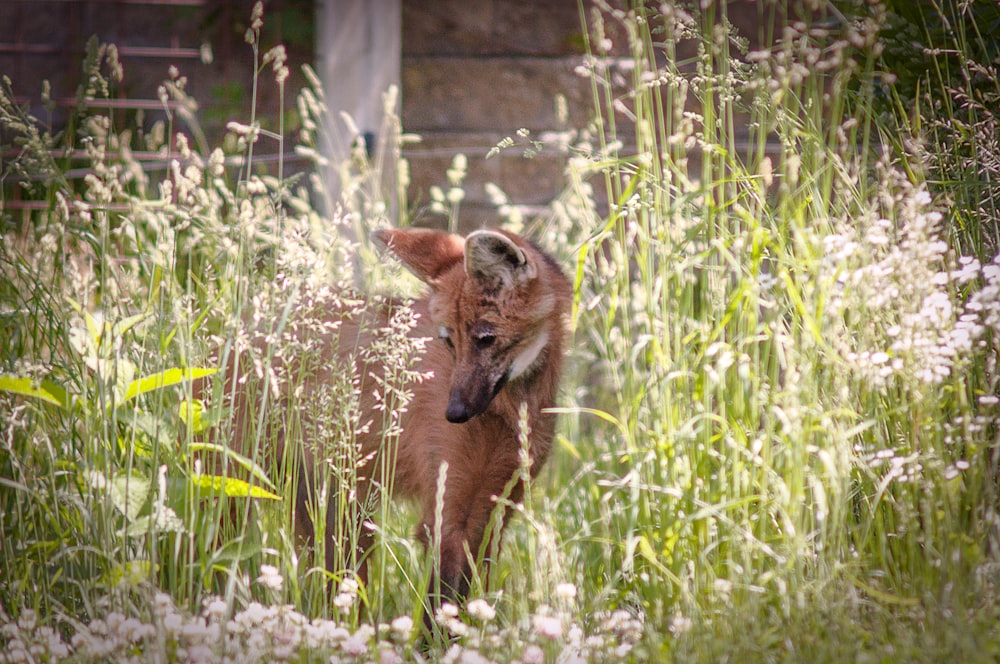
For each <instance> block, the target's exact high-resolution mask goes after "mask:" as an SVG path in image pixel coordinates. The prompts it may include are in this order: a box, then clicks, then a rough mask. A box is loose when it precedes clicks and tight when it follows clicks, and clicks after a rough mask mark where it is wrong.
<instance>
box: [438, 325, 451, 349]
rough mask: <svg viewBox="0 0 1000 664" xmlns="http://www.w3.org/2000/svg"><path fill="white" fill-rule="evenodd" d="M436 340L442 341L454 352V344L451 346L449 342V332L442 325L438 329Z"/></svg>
mask: <svg viewBox="0 0 1000 664" xmlns="http://www.w3.org/2000/svg"><path fill="white" fill-rule="evenodd" d="M438 338H439V339H443V340H444V342H445V343H446V344H447V345H448V348H451V349H452V350H454V348H455V344H453V343H452V341H451V332H450V331H449V330H448V328H446V327H445V326H444V325H442V326H441V327H439V328H438Z"/></svg>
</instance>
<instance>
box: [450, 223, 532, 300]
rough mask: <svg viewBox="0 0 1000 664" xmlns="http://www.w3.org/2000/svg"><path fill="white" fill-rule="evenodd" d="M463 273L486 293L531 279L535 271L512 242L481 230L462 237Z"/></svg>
mask: <svg viewBox="0 0 1000 664" xmlns="http://www.w3.org/2000/svg"><path fill="white" fill-rule="evenodd" d="M465 272H466V274H468V275H469V278H470V279H474V280H476V281H477V282H479V283H480V284H481V285H482V286H483V287H484V288H486V289H487V290H496V289H499V288H511V287H513V286H515V285H518V284H521V283H524V282H525V281H529V280H531V279H534V278H535V276H536V275H537V274H538V269H537V268H536V267H535V264H534V263H533V262H532V261H531V260H530V258H529V257H528V253H527V252H526V251H525V250H524V249H522V248H521V247H519V246H518V245H517V243H515V242H514V240H513V239H511V238H510V237H508V236H507V235H504V234H503V233H498V232H497V231H487V230H483V231H476V232H474V233H470V234H469V236H468V237H467V238H465Z"/></svg>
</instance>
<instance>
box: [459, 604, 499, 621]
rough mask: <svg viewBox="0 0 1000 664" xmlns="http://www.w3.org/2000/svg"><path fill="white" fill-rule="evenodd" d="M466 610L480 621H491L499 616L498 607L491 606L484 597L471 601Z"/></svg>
mask: <svg viewBox="0 0 1000 664" xmlns="http://www.w3.org/2000/svg"><path fill="white" fill-rule="evenodd" d="M465 610H466V611H468V613H469V615H470V616H471V617H472V618H474V619H475V620H478V621H479V622H484V623H485V622H490V621H491V620H493V619H494V618H496V616H497V612H496V609H494V608H493V607H492V606H490V604H489V602H487V601H486V600H484V599H474V600H472V601H470V602H469V603H468V604H467V605H466V607H465Z"/></svg>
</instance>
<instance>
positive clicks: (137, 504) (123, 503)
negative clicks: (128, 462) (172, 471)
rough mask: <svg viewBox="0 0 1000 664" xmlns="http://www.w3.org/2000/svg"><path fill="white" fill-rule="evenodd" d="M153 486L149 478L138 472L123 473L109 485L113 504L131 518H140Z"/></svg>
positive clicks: (109, 493) (126, 516)
mask: <svg viewBox="0 0 1000 664" xmlns="http://www.w3.org/2000/svg"><path fill="white" fill-rule="evenodd" d="M151 488H152V482H150V480H149V478H146V477H143V476H142V475H139V474H138V473H121V474H119V475H117V476H115V478H114V479H112V480H111V483H110V484H109V485H108V487H107V489H108V495H109V497H110V498H111V504H112V505H114V506H115V508H117V509H118V511H119V512H121V513H122V514H124V515H125V518H127V519H129V520H131V519H136V518H138V516H139V512H140V511H142V508H143V506H144V505H145V504H146V500H147V499H148V498H149V492H150V489H151Z"/></svg>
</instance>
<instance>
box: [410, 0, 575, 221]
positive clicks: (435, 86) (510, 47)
mask: <svg viewBox="0 0 1000 664" xmlns="http://www.w3.org/2000/svg"><path fill="white" fill-rule="evenodd" d="M582 52H583V37H582V29H581V23H580V16H579V9H578V6H577V2H576V0H559V1H556V2H537V1H536V0H443V1H440V2H425V1H422V0H403V63H402V64H403V68H402V93H403V108H402V119H403V127H404V129H405V130H406V131H408V132H413V133H416V134H419V135H421V136H422V137H423V141H422V142H421V143H420V144H417V145H414V146H411V147H410V148H409V149H407V150H406V153H405V156H406V157H407V158H408V159H409V160H410V173H411V179H412V182H413V185H412V190H413V192H414V194H415V200H414V202H415V203H416V204H417V206H418V207H417V208H416V213H417V222H418V223H432V224H433V223H442V221H443V219H442V218H441V217H435V216H434V215H431V214H430V212H429V211H427V210H426V203H427V202H428V200H427V193H426V192H427V191H428V188H429V187H430V186H431V185H435V184H436V185H438V186H441V187H443V188H445V189H447V177H446V175H445V171H446V170H447V169H448V167H449V165H450V164H451V160H452V158H453V157H454V155H455V154H457V153H459V152H461V153H464V154H465V155H466V156H467V158H468V164H469V166H468V176H467V178H466V181H465V190H466V199H465V200H464V201H463V202H462V207H461V225H462V226H463V228H476V227H479V226H481V225H483V224H486V223H495V222H496V221H497V217H496V213H495V211H494V208H493V206H492V205H491V204H490V202H489V199H488V197H487V196H486V192H485V189H484V185H485V183H486V182H494V183H495V184H497V185H498V186H500V188H501V189H503V190H504V191H505V192H507V194H508V196H509V197H510V199H511V200H512V201H513V202H514V203H517V204H521V205H544V204H546V203H548V202H549V201H551V200H552V198H553V196H554V195H556V193H558V191H559V190H560V188H561V187H562V185H563V178H562V165H563V159H562V158H561V157H560V156H558V155H555V154H552V153H546V152H542V153H541V154H539V155H538V156H536V157H535V158H534V159H524V158H523V157H522V156H521V151H520V150H517V149H511V150H507V151H504V152H502V153H501V154H500V155H499V156H495V157H493V158H491V159H489V160H487V159H486V155H487V153H488V152H489V150H490V149H491V148H492V147H493V146H495V145H496V144H497V143H498V142H499V141H500V140H501V139H503V138H504V137H506V136H515V134H516V132H517V130H518V129H521V128H525V129H528V130H529V131H530V132H531V134H532V135H533V136H538V135H539V134H540V133H541V132H543V131H548V130H553V129H558V128H560V124H559V122H558V119H557V116H556V109H555V97H556V95H557V94H559V93H561V94H562V95H564V96H565V97H566V100H567V110H568V112H569V120H570V124H572V125H579V124H582V123H583V122H585V121H586V119H587V114H588V109H589V107H590V102H589V99H590V90H589V84H588V83H587V82H586V81H585V80H584V79H582V78H580V77H579V76H577V75H576V74H575V73H574V71H573V70H574V68H575V67H576V66H577V65H579V64H580V61H581V54H582ZM420 196H422V198H419V197H420ZM421 203H423V204H424V209H423V210H421V208H420V207H419V205H420V204H421Z"/></svg>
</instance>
